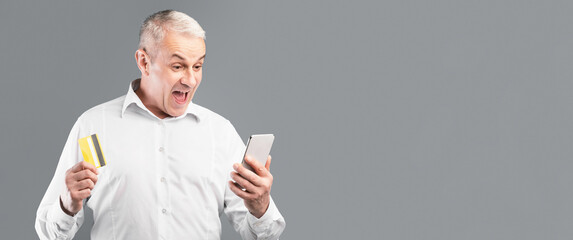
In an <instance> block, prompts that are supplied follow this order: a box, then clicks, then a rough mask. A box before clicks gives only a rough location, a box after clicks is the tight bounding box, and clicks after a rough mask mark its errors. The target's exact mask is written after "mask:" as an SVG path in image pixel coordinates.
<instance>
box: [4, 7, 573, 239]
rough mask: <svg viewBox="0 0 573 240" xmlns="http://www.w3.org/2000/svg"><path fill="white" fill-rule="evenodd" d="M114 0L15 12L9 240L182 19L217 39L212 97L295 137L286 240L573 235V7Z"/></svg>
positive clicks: (10, 51) (277, 186) (10, 47)
mask: <svg viewBox="0 0 573 240" xmlns="http://www.w3.org/2000/svg"><path fill="white" fill-rule="evenodd" d="M96 2H99V1H65V2H64V1H38V2H24V1H2V2H1V3H0V34H1V37H0V80H1V85H0V129H1V135H0V152H1V157H0V158H1V162H2V166H1V167H0V193H1V194H0V203H1V204H0V233H1V234H2V237H1V238H2V239H34V238H37V237H36V233H35V231H34V218H35V212H36V209H37V207H38V204H39V202H40V199H41V198H42V196H43V194H44V192H45V190H46V188H47V186H48V183H49V181H50V179H51V178H52V175H53V172H54V170H55V167H56V163H57V160H58V158H59V155H60V153H61V150H62V148H63V145H64V143H65V140H66V137H67V135H68V133H69V130H70V129H71V127H72V125H73V123H74V121H75V120H76V118H77V117H78V116H79V115H80V114H81V113H82V112H83V111H85V110H87V109H88V108H90V107H92V106H94V105H97V104H99V103H102V102H105V101H107V100H110V99H113V98H115V97H117V96H120V95H123V94H125V93H126V91H127V87H128V84H129V82H130V80H132V79H135V78H137V77H138V75H139V72H138V70H137V67H136V65H135V61H134V57H133V55H134V51H135V50H136V46H137V41H138V38H137V34H138V28H139V25H140V23H141V22H142V21H143V19H144V18H145V17H146V16H147V15H149V14H151V13H153V12H155V11H158V10H162V9H167V8H174V9H177V10H180V11H183V12H186V13H188V14H190V15H191V16H192V17H194V18H195V19H197V20H198V21H199V23H200V24H201V25H202V26H203V27H204V29H205V30H206V31H207V61H206V65H205V69H204V78H203V82H202V85H201V87H200V88H199V91H198V92H197V94H196V98H195V99H194V101H195V102H196V103H199V104H201V105H203V106H206V107H208V108H210V109H212V110H214V111H216V112H218V113H220V114H222V115H223V116H225V117H227V118H228V119H229V120H231V122H233V123H234V125H235V127H236V128H237V130H238V132H239V133H240V135H241V136H242V137H243V139H246V138H247V136H248V135H249V134H251V133H266V132H272V133H275V135H276V136H277V140H276V142H275V146H274V147H273V150H272V155H273V165H272V172H273V174H274V176H275V182H274V185H273V192H272V195H273V198H274V199H275V201H276V203H277V205H278V207H279V209H280V210H281V212H282V213H283V215H284V216H285V218H286V220H287V229H286V231H285V232H284V234H283V237H282V239H571V238H572V237H573V228H572V227H571V226H572V225H573V207H572V206H573V204H572V203H573V193H572V189H571V186H572V184H573V174H571V172H572V170H573V162H572V161H571V158H572V157H573V147H572V146H571V143H572V140H573V105H572V104H571V103H573V94H572V90H573V82H572V81H571V80H572V79H573V68H572V67H571V66H572V64H573V27H572V23H573V15H572V14H571V13H572V12H573V3H572V2H571V1H483V0H481V1H453V0H452V1H444V0H437V1H404V0H396V1H371V2H367V1H298V0H296V1H295V0H289V1H272V2H271V1H261V2H254V1H224V2H215V1H117V3H116V2H115V1H114V3H96ZM223 222H224V223H227V220H225V219H224V220H223ZM89 225H91V223H90V222H87V223H86V225H84V227H83V228H82V230H81V232H80V233H79V235H78V237H77V239H87V238H88V233H89V227H90V226H89ZM224 227H225V229H224V239H236V238H237V235H236V234H235V233H233V232H232V230H231V229H229V225H228V224H226V225H225V226H224Z"/></svg>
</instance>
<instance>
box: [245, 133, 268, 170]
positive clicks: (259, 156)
mask: <svg viewBox="0 0 573 240" xmlns="http://www.w3.org/2000/svg"><path fill="white" fill-rule="evenodd" d="M274 140H275V135H273V134H256V135H251V137H249V140H247V149H246V150H245V155H244V156H243V166H244V167H245V168H246V169H249V170H251V171H253V172H255V171H254V170H253V168H251V166H250V165H249V164H247V163H246V162H245V157H246V156H251V157H252V158H254V159H255V160H256V161H258V162H259V163H261V164H262V165H263V166H264V165H265V163H266V162H267V157H268V156H269V153H270V152H271V147H272V146H273V141H274Z"/></svg>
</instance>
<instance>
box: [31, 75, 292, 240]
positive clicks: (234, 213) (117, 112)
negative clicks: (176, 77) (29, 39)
mask: <svg viewBox="0 0 573 240" xmlns="http://www.w3.org/2000/svg"><path fill="white" fill-rule="evenodd" d="M139 81H140V80H135V81H133V82H132V84H130V87H129V90H128V92H127V95H124V96H122V97H119V98H117V99H115V100H112V101H109V102H107V103H103V104H101V105H98V106H96V107H94V108H92V109H90V110H88V111H86V112H85V113H83V114H82V115H81V116H80V117H79V118H78V120H77V121H76V123H75V124H74V126H73V128H72V130H71V132H70V135H69V137H68V140H67V142H66V145H65V146H64V150H63V152H62V155H61V157H60V160H59V163H58V166H57V168H56V172H55V174H54V177H53V179H52V181H51V183H50V185H49V187H48V190H47V191H46V193H45V195H44V198H43V199H42V202H41V203H40V206H39V208H38V212H37V215H36V224H35V227H36V231H37V233H38V235H39V236H40V239H72V238H73V236H74V234H75V233H76V232H77V230H78V229H79V228H80V226H81V225H82V223H83V218H84V214H83V209H82V210H81V211H80V212H78V213H77V214H76V215H75V216H73V217H71V216H69V215H67V214H66V213H64V212H63V211H62V209H61V207H60V202H59V197H60V195H61V194H62V193H64V194H63V195H64V196H66V194H65V193H66V192H67V188H66V185H65V172H66V170H67V169H69V168H70V167H72V166H73V165H74V164H76V163H78V162H79V161H83V157H82V154H81V151H80V150H79V146H78V139H79V138H82V137H87V136H90V135H91V134H97V135H98V138H99V140H100V144H101V148H102V152H103V155H104V157H105V160H106V162H107V164H106V166H103V167H101V168H99V175H98V181H97V183H96V185H95V187H94V189H93V190H92V194H91V197H90V198H88V199H87V201H84V203H85V204H84V207H86V206H87V207H89V208H91V209H92V210H93V217H94V225H93V227H92V231H91V238H92V239H105V240H110V239H137V240H142V239H220V235H221V223H220V220H219V216H220V214H222V213H223V212H224V213H225V214H226V215H227V217H228V218H229V219H230V221H231V223H232V225H233V227H234V228H235V230H236V231H237V232H239V233H240V235H241V236H242V238H243V239H277V238H278V237H279V235H280V234H281V233H282V231H283V230H284V228H285V221H284V218H283V217H282V215H281V214H280V212H279V211H278V209H277V207H276V206H275V204H274V202H273V201H272V199H271V203H270V206H269V208H268V209H267V211H266V213H265V214H264V215H263V216H262V217H261V218H260V219H257V218H256V217H254V216H253V215H251V214H250V213H249V212H248V211H247V208H246V207H245V205H244V203H243V199H241V198H239V197H238V196H237V195H235V194H234V193H233V192H231V190H230V189H229V186H228V180H230V172H231V171H233V168H232V165H233V163H235V162H240V161H241V160H242V157H243V154H244V150H245V145H244V143H243V141H242V140H241V138H240V137H239V135H238V134H237V132H236V131H235V129H234V127H233V126H232V125H231V123H230V122H229V121H228V120H227V119H225V118H223V117H221V116H220V115H217V114H216V113H214V112H212V111H210V110H208V109H206V108H203V107H201V106H198V105H196V104H194V103H190V104H189V106H188V108H187V111H186V113H185V114H184V115H182V116H179V117H168V118H165V119H159V118H157V117H156V116H155V115H153V113H151V112H150V111H149V110H148V109H147V108H146V107H145V106H144V105H143V103H142V102H141V100H140V99H139V98H138V96H137V95H136V94H135V92H134V90H136V89H137V88H138V87H139ZM68 194H69V192H68Z"/></svg>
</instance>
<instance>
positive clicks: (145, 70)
mask: <svg viewBox="0 0 573 240" xmlns="http://www.w3.org/2000/svg"><path fill="white" fill-rule="evenodd" d="M150 60H151V59H150V58H149V55H147V53H146V52H145V51H143V49H137V51H135V62H136V63H137V67H138V68H139V71H141V76H148V75H149V64H151V61H150Z"/></svg>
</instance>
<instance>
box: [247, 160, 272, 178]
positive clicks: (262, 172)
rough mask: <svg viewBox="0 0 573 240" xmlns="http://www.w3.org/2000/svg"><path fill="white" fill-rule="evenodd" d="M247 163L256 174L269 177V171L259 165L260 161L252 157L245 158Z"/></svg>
mask: <svg viewBox="0 0 573 240" xmlns="http://www.w3.org/2000/svg"><path fill="white" fill-rule="evenodd" d="M245 162H247V164H249V165H250V166H251V168H253V169H254V170H255V173H256V174H257V175H259V176H261V177H265V176H267V174H268V172H269V171H267V169H266V168H265V167H264V166H263V165H262V164H261V163H259V161H257V160H255V159H254V158H252V157H251V156H247V157H245Z"/></svg>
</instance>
